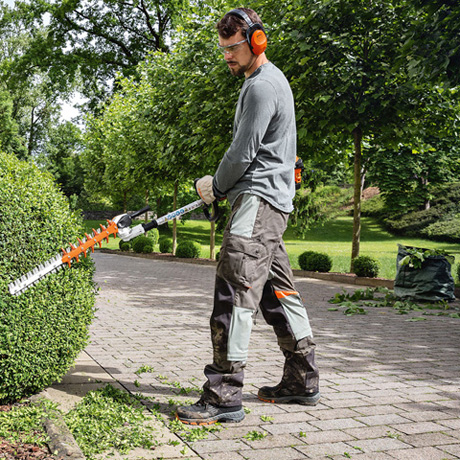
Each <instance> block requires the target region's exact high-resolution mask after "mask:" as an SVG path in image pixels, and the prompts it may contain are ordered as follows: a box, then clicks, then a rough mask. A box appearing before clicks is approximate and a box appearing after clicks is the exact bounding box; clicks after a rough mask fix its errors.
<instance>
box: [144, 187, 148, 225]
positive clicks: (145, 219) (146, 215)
mask: <svg viewBox="0 0 460 460" xmlns="http://www.w3.org/2000/svg"><path fill="white" fill-rule="evenodd" d="M148 205H149V191H148V190H146V191H145V206H146V207H147V206H148ZM148 221H149V213H148V212H146V213H145V218H144V222H145V223H147V222H148Z"/></svg>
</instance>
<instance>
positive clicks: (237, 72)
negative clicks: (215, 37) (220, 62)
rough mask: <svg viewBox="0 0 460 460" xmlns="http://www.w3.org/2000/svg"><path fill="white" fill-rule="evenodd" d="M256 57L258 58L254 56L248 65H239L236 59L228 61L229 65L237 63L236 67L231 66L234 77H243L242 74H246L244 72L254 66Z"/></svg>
mask: <svg viewBox="0 0 460 460" xmlns="http://www.w3.org/2000/svg"><path fill="white" fill-rule="evenodd" d="M255 59H256V58H254V59H253V60H252V61H251V62H250V63H248V64H246V65H239V64H238V62H236V61H228V62H227V65H228V64H237V65H236V66H235V67H230V66H229V70H230V73H231V74H232V75H233V76H234V77H241V76H242V75H244V73H245V72H246V71H247V70H249V69H250V68H251V67H252V66H253V64H254V61H255Z"/></svg>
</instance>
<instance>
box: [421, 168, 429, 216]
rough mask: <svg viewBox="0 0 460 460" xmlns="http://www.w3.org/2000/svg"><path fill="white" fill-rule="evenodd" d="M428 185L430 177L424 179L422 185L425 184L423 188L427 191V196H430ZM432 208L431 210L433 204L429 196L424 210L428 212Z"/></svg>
mask: <svg viewBox="0 0 460 460" xmlns="http://www.w3.org/2000/svg"><path fill="white" fill-rule="evenodd" d="M428 183H429V182H428V176H427V177H422V184H423V187H424V188H425V190H426V193H427V195H428ZM430 208H431V202H430V198H429V196H427V198H426V199H425V203H424V209H425V211H427V210H428V209H430Z"/></svg>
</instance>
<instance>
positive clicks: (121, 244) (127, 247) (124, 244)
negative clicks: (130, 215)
mask: <svg viewBox="0 0 460 460" xmlns="http://www.w3.org/2000/svg"><path fill="white" fill-rule="evenodd" d="M118 247H119V249H120V251H124V252H128V251H129V250H130V249H131V245H130V244H129V242H128V241H123V240H120V242H119V243H118Z"/></svg>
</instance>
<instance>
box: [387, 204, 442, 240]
mask: <svg viewBox="0 0 460 460" xmlns="http://www.w3.org/2000/svg"><path fill="white" fill-rule="evenodd" d="M442 215H443V211H442V210H441V209H438V208H430V209H428V210H424V211H415V212H410V213H408V214H406V215H403V216H393V217H391V218H389V219H386V220H385V225H386V227H387V228H388V230H390V232H392V233H395V234H397V235H406V236H417V235H418V232H420V231H421V230H422V229H423V228H425V227H427V226H428V225H430V224H432V223H434V222H437V221H438V220H439V219H440V218H441V217H442Z"/></svg>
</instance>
